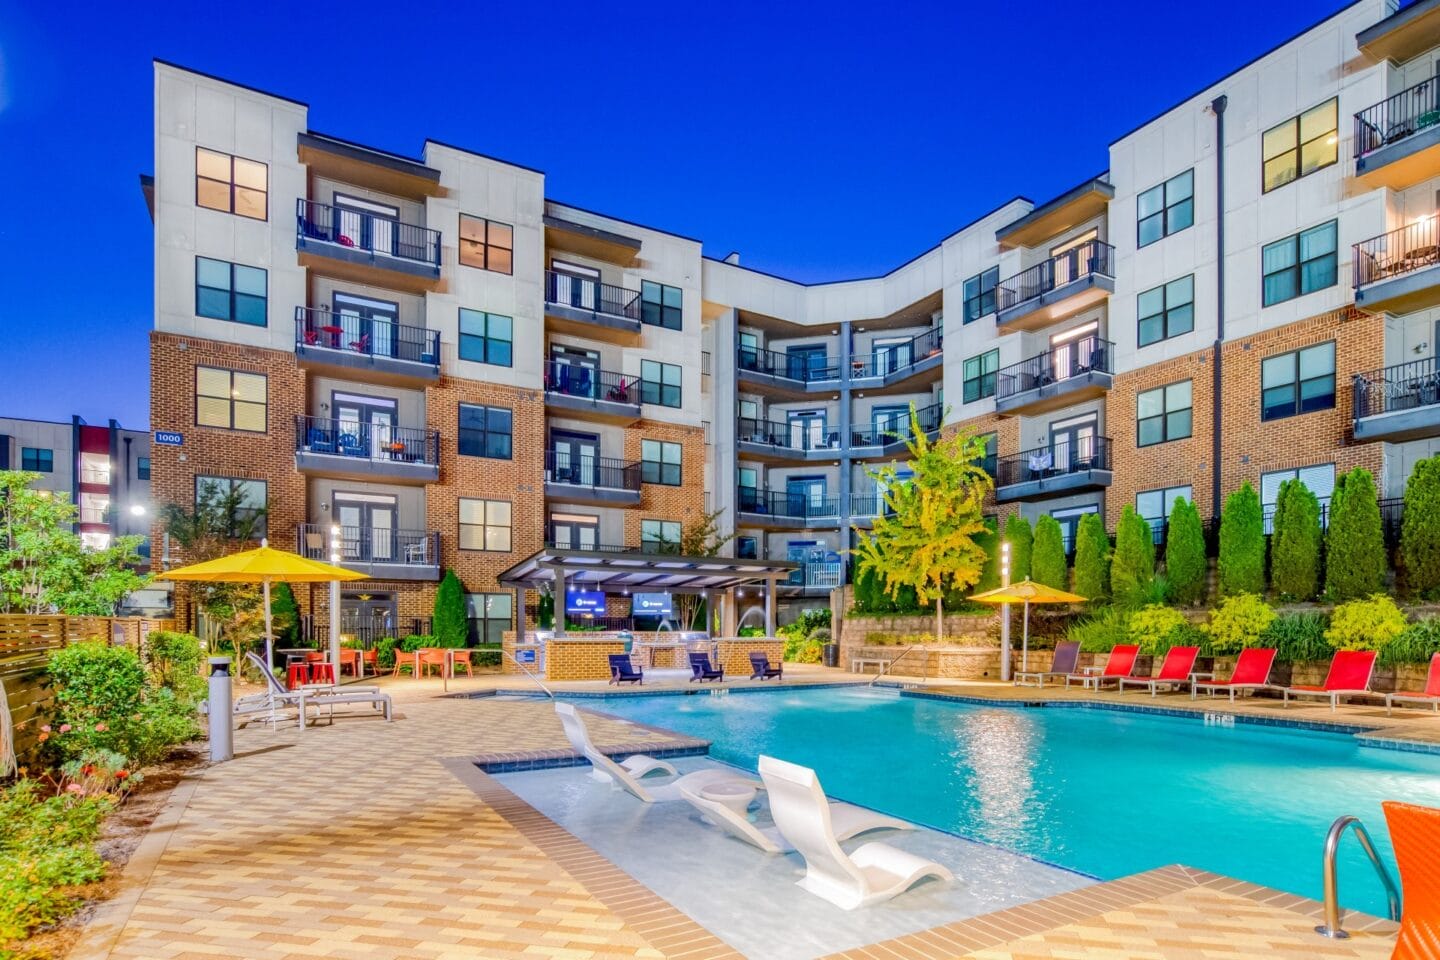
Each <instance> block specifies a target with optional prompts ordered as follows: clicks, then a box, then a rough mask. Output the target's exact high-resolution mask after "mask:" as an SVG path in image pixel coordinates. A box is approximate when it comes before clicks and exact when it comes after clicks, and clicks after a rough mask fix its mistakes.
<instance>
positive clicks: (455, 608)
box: [431, 570, 470, 647]
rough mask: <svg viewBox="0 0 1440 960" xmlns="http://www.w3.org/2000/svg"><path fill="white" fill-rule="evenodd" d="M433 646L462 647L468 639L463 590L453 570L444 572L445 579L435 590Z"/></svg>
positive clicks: (468, 624) (468, 629)
mask: <svg viewBox="0 0 1440 960" xmlns="http://www.w3.org/2000/svg"><path fill="white" fill-rule="evenodd" d="M431 629H433V630H434V632H435V646H437V647H463V646H465V643H466V641H467V640H469V639H470V621H469V619H468V618H467V617H466V616H465V588H464V587H463V586H462V585H461V583H460V578H459V577H457V576H456V575H455V571H454V570H446V571H445V577H444V579H442V580H441V581H440V586H439V587H438V588H436V590H435V610H434V623H433V625H432V628H431Z"/></svg>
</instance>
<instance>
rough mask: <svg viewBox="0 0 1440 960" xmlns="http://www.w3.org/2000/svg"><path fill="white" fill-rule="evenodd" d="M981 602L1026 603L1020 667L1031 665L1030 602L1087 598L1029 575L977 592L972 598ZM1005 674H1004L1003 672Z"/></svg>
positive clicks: (1076, 600)
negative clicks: (995, 587)
mask: <svg viewBox="0 0 1440 960" xmlns="http://www.w3.org/2000/svg"><path fill="white" fill-rule="evenodd" d="M970 599H971V600H977V601H979V602H980V603H993V604H996V605H997V606H998V605H1000V604H1004V603H1023V604H1025V632H1024V635H1023V636H1022V638H1021V640H1020V669H1021V670H1025V669H1027V668H1028V667H1029V660H1030V604H1032V603H1084V602H1085V600H1086V598H1085V597H1082V596H1080V595H1079V594H1075V593H1069V592H1068V591H1065V590H1056V589H1055V588H1054V587H1047V586H1046V585H1045V584H1043V583H1036V582H1035V581H1034V580H1031V579H1030V578H1029V577H1026V578H1025V579H1024V580H1021V581H1020V582H1019V583H1012V584H1009V585H1008V586H1004V587H999V588H997V589H995V590H986V591H985V592H984V593H977V594H975V595H974V596H972V597H971V598H970ZM1002 676H1004V674H1002Z"/></svg>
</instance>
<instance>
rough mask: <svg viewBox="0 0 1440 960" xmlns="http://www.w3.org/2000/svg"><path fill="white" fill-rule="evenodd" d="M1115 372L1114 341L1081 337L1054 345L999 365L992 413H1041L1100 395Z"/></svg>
mask: <svg viewBox="0 0 1440 960" xmlns="http://www.w3.org/2000/svg"><path fill="white" fill-rule="evenodd" d="M1114 372H1115V344H1113V343H1111V342H1110V341H1108V340H1101V339H1100V338H1099V337H1085V338H1083V339H1080V340H1073V341H1070V342H1068V343H1062V344H1056V345H1055V346H1052V347H1051V348H1050V349H1049V350H1047V351H1046V352H1044V353H1042V354H1040V355H1039V356H1036V357H1031V358H1029V359H1028V360H1021V361H1020V362H1019V363H1016V364H1011V365H1010V366H1008V367H1001V368H1000V370H999V371H998V373H997V374H996V379H995V412H996V413H1012V414H1013V413H1025V414H1034V413H1043V412H1045V411H1046V410H1054V409H1056V408H1058V407H1064V406H1068V405H1070V404H1072V403H1078V402H1079V401H1081V400H1091V399H1093V398H1095V397H1099V396H1103V395H1104V394H1105V392H1106V391H1108V390H1109V389H1110V383H1111V381H1112V380H1113V379H1114V377H1113V376H1112V374H1113V373H1114Z"/></svg>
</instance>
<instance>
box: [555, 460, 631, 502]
mask: <svg viewBox="0 0 1440 960" xmlns="http://www.w3.org/2000/svg"><path fill="white" fill-rule="evenodd" d="M640 471H641V464H640V462H639V461H630V460H616V459H613V458H610V457H583V456H582V457H576V456H572V455H570V454H568V453H564V452H557V451H555V450H546V451H545V480H546V482H547V483H563V484H565V485H566V486H569V487H588V488H591V489H596V490H599V489H605V490H633V491H636V492H639V490H640Z"/></svg>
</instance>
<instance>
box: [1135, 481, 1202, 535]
mask: <svg viewBox="0 0 1440 960" xmlns="http://www.w3.org/2000/svg"><path fill="white" fill-rule="evenodd" d="M1177 497H1178V498H1180V499H1181V500H1184V501H1185V502H1186V503H1189V502H1190V501H1191V500H1192V499H1193V498H1192V496H1191V490H1190V484H1188V483H1187V484H1185V485H1184V486H1183V487H1162V488H1160V489H1158V490H1141V491H1140V492H1139V493H1137V494H1135V512H1136V513H1138V514H1140V516H1142V517H1144V518H1145V522H1146V523H1148V524H1150V533H1151V535H1152V536H1154V538H1155V542H1156V543H1159V542H1160V541H1161V540H1162V539H1163V538H1164V532H1165V524H1166V522H1168V521H1169V519H1170V509H1171V508H1172V507H1174V506H1175V499H1176V498H1177Z"/></svg>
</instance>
